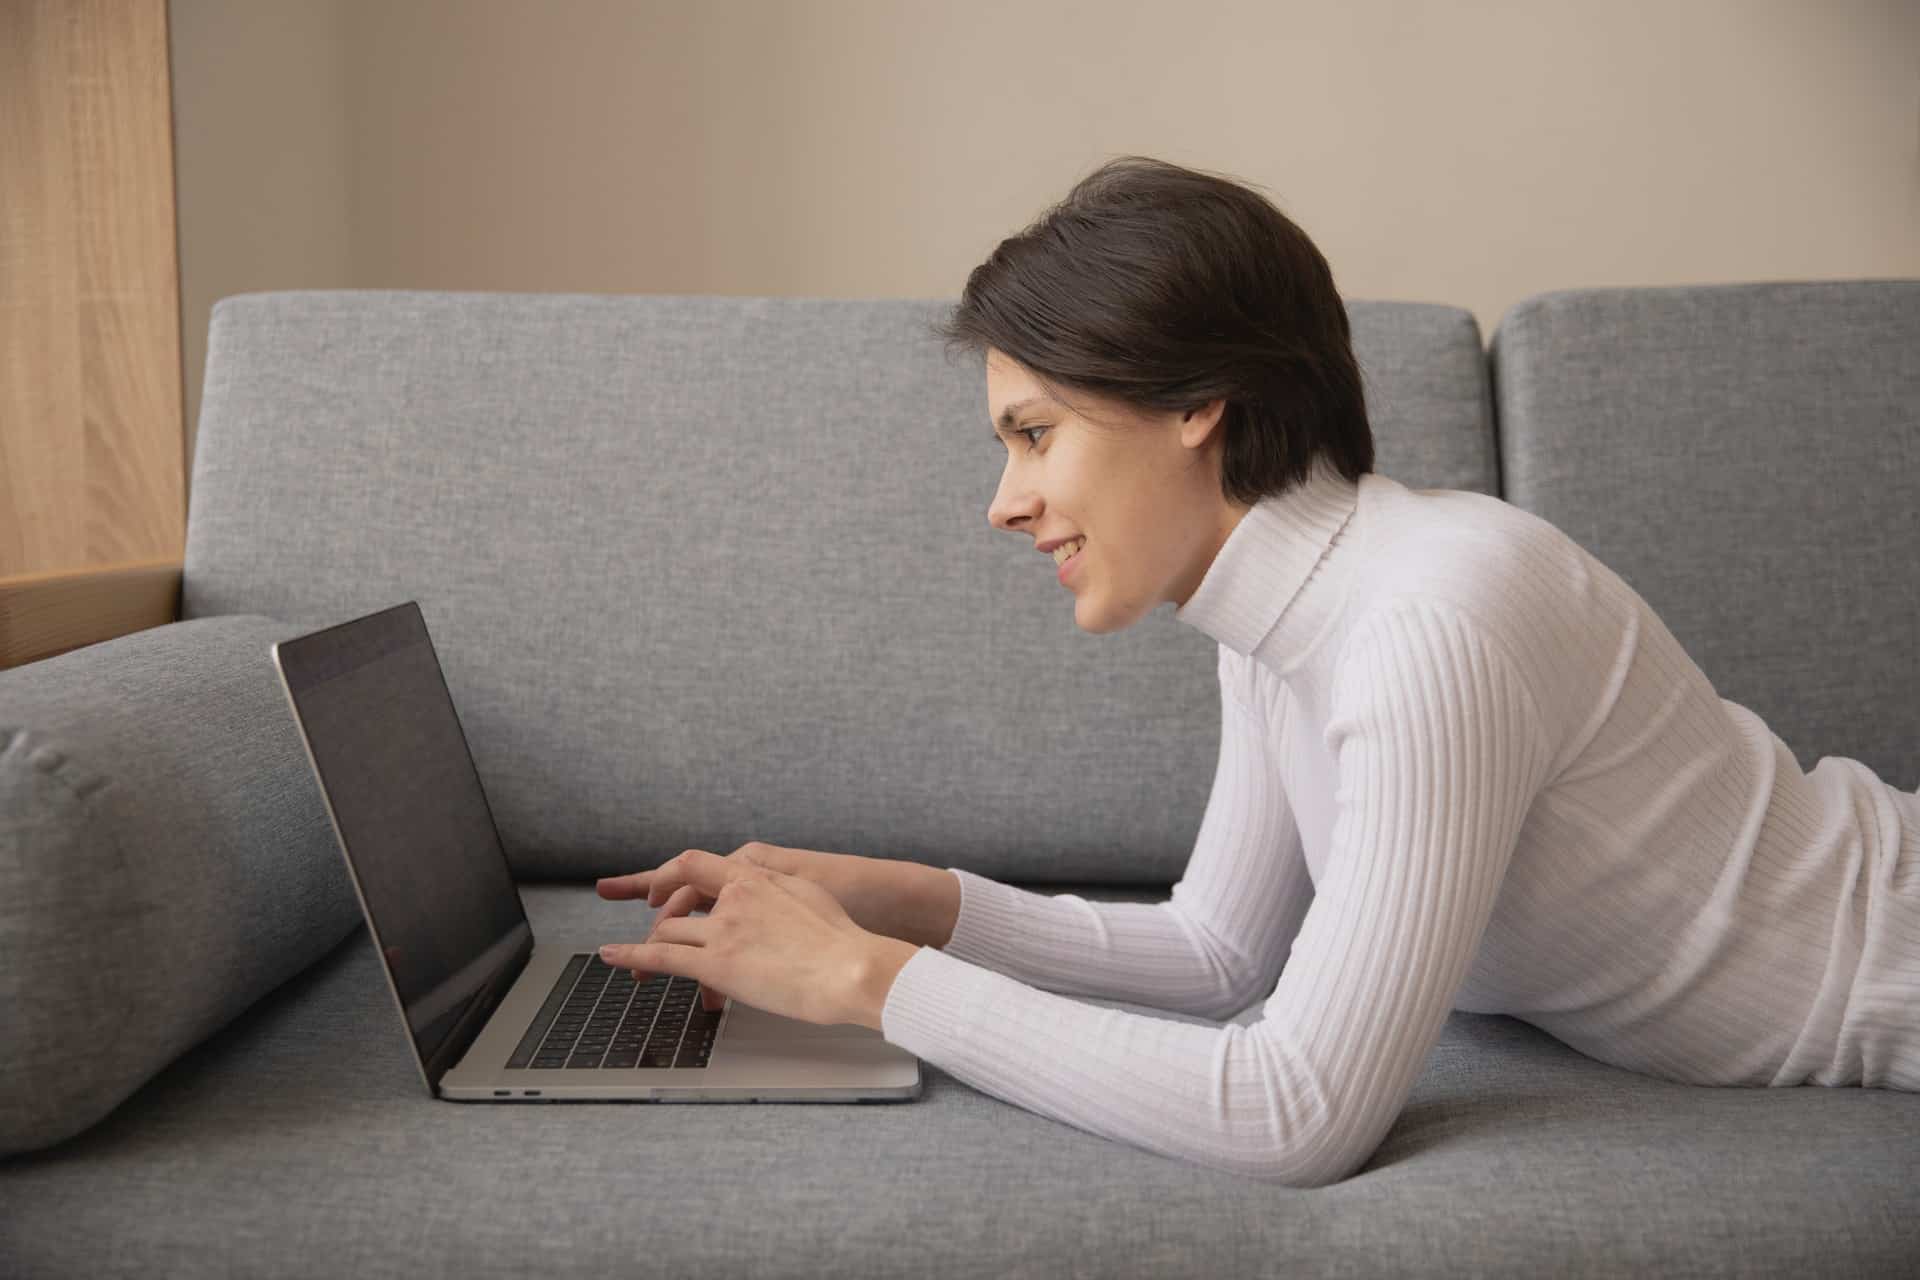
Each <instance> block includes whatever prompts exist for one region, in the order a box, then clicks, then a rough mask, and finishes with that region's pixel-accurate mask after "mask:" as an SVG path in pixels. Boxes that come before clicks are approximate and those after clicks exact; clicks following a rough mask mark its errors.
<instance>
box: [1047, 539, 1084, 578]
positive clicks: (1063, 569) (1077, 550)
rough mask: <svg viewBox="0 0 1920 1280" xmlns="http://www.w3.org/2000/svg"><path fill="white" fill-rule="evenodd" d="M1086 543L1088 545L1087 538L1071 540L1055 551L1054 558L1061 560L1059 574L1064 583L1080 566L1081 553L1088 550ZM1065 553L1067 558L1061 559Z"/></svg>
mask: <svg viewBox="0 0 1920 1280" xmlns="http://www.w3.org/2000/svg"><path fill="white" fill-rule="evenodd" d="M1086 545H1087V540H1086V539H1085V538H1082V539H1080V540H1079V541H1078V542H1070V543H1068V544H1067V545H1066V546H1064V547H1060V548H1058V549H1056V550H1055V551H1054V553H1053V554H1054V558H1055V559H1059V560H1060V571H1059V574H1058V576H1059V578H1060V581H1061V583H1063V584H1064V583H1065V582H1066V580H1067V575H1068V574H1070V573H1072V572H1073V571H1074V570H1075V569H1077V568H1079V567H1080V555H1081V552H1083V551H1084V550H1086ZM1063 555H1064V556H1065V558H1064V559H1061V557H1062V556H1063Z"/></svg>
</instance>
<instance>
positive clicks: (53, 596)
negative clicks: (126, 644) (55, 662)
mask: <svg viewBox="0 0 1920 1280" xmlns="http://www.w3.org/2000/svg"><path fill="white" fill-rule="evenodd" d="M179 617H180V562H179V561H177V560H152V561H146V562H143V563H139V564H122V565H115V566H113V567H111V568H103V569H74V570H66V571H60V572H52V573H26V574H17V575H15V576H13V577H11V578H0V669H4V668H7V667H17V666H19V665H21V664H22V663H26V662H35V661H38V660H39V659H41V658H51V657H53V656H54V655H55V654H60V653H65V652H66V651H67V650H69V649H78V648H80V647H81V646H82V645H89V644H98V643H99V642H100V641H102V640H111V639H113V638H114V637H115V636H124V635H127V634H129V633H131V632H134V631H144V630H146V629H147V628H148V627H158V626H164V625H165V624H167V623H169V622H174V621H177V620H178V619H179Z"/></svg>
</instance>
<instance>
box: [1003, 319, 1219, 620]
mask: <svg viewBox="0 0 1920 1280" xmlns="http://www.w3.org/2000/svg"><path fill="white" fill-rule="evenodd" d="M1073 400H1074V404H1075V406H1076V407H1077V408H1078V409H1079V410H1081V411H1084V412H1085V413H1087V414H1090V415H1092V418H1091V420H1090V419H1089V418H1084V417H1082V416H1080V414H1079V413H1076V412H1075V411H1074V409H1070V408H1068V407H1067V405H1065V404H1064V403H1062V402H1060V401H1058V400H1055V399H1054V398H1053V397H1052V396H1051V395H1049V394H1048V392H1047V390H1046V388H1045V387H1043V386H1042V385H1041V384H1040V382H1039V380H1038V379H1037V378H1035V377H1034V375H1033V374H1032V373H1031V372H1030V371H1029V370H1028V369H1027V368H1026V367H1025V366H1024V365H1021V364H1020V363H1018V362H1017V361H1015V360H1013V359H1012V358H1011V357H1009V356H1007V355H1005V354H1004V353H1002V352H1000V351H998V350H991V349H990V350H989V351H988V352H987V412H988V416H989V417H990V418H991V419H992V420H993V423H994V428H995V432H996V434H998V435H999V437H1000V443H1001V445H1002V447H1003V448H1005V449H1006V450H1007V454H1006V465H1005V468H1004V469H1003V470H1002V471H1001V473H1000V488H999V489H998V491H996V492H995V493H994V495H993V505H992V506H990V507H989V508H988V509H987V520H988V522H989V523H991V524H992V525H993V527H994V528H996V529H1005V530H1007V531H1008V532H1010V533H1021V534H1025V535H1027V536H1028V537H1030V538H1032V539H1033V541H1034V544H1035V545H1036V546H1037V545H1039V544H1041V543H1046V542H1052V541H1054V540H1056V539H1059V538H1085V539H1086V545H1085V547H1084V548H1083V549H1082V550H1081V551H1080V553H1079V555H1078V557H1077V559H1076V560H1075V562H1074V563H1073V564H1072V565H1070V566H1069V567H1068V570H1067V580H1066V585H1065V589H1066V590H1069V591H1071V592H1073V596H1074V610H1073V617H1074V622H1075V623H1076V624H1078V625H1079V627H1080V629H1081V630H1083V631H1091V632H1096V633H1105V632H1110V631H1118V630H1120V629H1121V628H1123V627H1127V626H1131V625H1132V624H1133V623H1134V622H1136V621H1138V620H1139V619H1140V618H1142V617H1145V616H1146V615H1147V614H1149V613H1151V612H1152V611H1153V610H1154V609H1156V608H1158V607H1159V606H1160V605H1162V604H1165V603H1171V604H1173V605H1174V607H1175V608H1179V607H1180V606H1182V605H1184V604H1186V602H1187V600H1188V598H1189V597H1190V596H1192V595H1193V593H1194V590H1195V589H1196V588H1197V587H1199V585H1200V580H1201V579H1202V578H1204V577H1205V576H1206V572H1207V567H1208V566H1209V565H1211V564H1212V563H1213V558H1214V556H1216V555H1217V554H1219V551H1220V548H1221V546H1222V545H1224V544H1225V542H1226V540H1227V535H1228V534H1230V533H1232V532H1233V529H1234V526H1236V525H1237V524H1239V523H1240V517H1241V516H1243V515H1245V514H1246V510H1247V509H1246V508H1245V507H1241V506H1239V505H1237V504H1234V503H1230V502H1228V501H1227V499H1226V497H1225V496H1224V495H1223V494H1222V493H1221V492H1220V455H1221V451H1222V447H1223V438H1224V433H1223V431H1222V430H1221V429H1219V421H1220V416H1221V414H1222V412H1223V411H1224V410H1225V408H1226V402H1225V401H1224V400H1213V401H1210V402H1208V404H1207V405H1206V407H1205V408H1203V409H1197V410H1195V411H1193V412H1192V413H1190V414H1184V415H1183V414H1181V413H1167V414H1153V415H1146V416H1142V415H1140V414H1139V413H1137V412H1134V411H1131V410H1130V409H1128V408H1127V407H1126V406H1124V405H1121V404H1119V403H1117V402H1114V401H1109V400H1105V399H1101V398H1095V397H1087V396H1083V395H1075V396H1074V397H1073ZM1003 414H1005V415H1008V421H1007V422H1006V423H1005V424H1002V423H1001V417H1002V415H1003ZM1042 428H1044V429H1042ZM1036 567H1038V568H1040V569H1041V570H1042V571H1044V572H1055V566H1054V563H1053V557H1052V556H1051V555H1048V556H1046V557H1044V558H1042V559H1040V560H1039V564H1038V566H1036Z"/></svg>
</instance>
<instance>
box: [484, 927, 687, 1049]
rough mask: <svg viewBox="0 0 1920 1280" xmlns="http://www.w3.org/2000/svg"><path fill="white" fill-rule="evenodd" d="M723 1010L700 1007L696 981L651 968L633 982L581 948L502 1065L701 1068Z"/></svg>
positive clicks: (630, 975)
mask: <svg viewBox="0 0 1920 1280" xmlns="http://www.w3.org/2000/svg"><path fill="white" fill-rule="evenodd" d="M722 1012H723V1010H721V1009H715V1010H714V1011H713V1012H712V1013H708V1012H707V1011H706V1010H705V1009H703V1008H701V1007H700V984H699V983H698V982H696V981H694V980H693V979H692V978H682V977H677V976H675V975H672V974H665V973H656V974H654V975H653V976H652V977H650V978H648V979H647V980H646V981H645V982H635V981H634V980H633V971H632V970H630V969H615V968H614V967H613V966H611V965H609V964H608V963H607V962H606V961H604V960H602V959H601V958H600V957H599V956H598V955H594V954H591V953H589V952H584V951H583V952H581V953H580V954H578V955H576V956H574V957H572V958H571V959H570V960H568V961H567V966H566V968H565V969H563V970H562V971H561V973H560V977H559V979H558V980H557V981H556V982H555V983H554V984H553V990H552V991H551V992H550V993H548V995H547V999H546V1003H544V1004H542V1005H541V1006H540V1012H539V1013H537V1014H535V1015H534V1019H533V1022H532V1024H531V1025H529V1026H528V1027H527V1033H526V1034H525V1035H524V1036H522V1037H520V1047H519V1048H517V1049H515V1050H514V1051H513V1056H512V1057H511V1058H508V1059H507V1065H508V1066H509V1067H536V1068H548V1067H704V1066H706V1065H707V1058H708V1056H709V1055H710V1054H711V1053H712V1050H713V1037H714V1033H715V1032H716V1031H717V1030H718V1029H719V1026H720V1016H721V1013H722Z"/></svg>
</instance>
